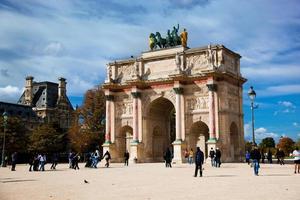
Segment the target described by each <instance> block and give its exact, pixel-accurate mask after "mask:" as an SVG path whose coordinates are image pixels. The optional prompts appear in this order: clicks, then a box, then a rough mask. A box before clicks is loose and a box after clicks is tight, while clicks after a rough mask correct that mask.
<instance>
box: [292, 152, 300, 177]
mask: <svg viewBox="0 0 300 200" xmlns="http://www.w3.org/2000/svg"><path fill="white" fill-rule="evenodd" d="M293 156H294V163H295V172H294V173H295V174H296V172H297V169H298V174H299V173H300V151H299V148H298V147H296V148H295V150H294V151H293Z"/></svg>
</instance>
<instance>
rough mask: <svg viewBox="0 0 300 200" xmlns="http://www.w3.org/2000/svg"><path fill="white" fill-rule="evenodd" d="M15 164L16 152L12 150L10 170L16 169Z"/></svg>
mask: <svg viewBox="0 0 300 200" xmlns="http://www.w3.org/2000/svg"><path fill="white" fill-rule="evenodd" d="M16 164H17V152H14V153H13V154H12V155H11V171H16Z"/></svg>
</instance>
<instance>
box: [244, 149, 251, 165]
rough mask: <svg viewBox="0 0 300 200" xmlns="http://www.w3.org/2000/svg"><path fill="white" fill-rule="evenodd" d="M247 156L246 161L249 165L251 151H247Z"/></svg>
mask: <svg viewBox="0 0 300 200" xmlns="http://www.w3.org/2000/svg"><path fill="white" fill-rule="evenodd" d="M245 157H246V163H248V165H249V164H250V153H249V151H246V155H245Z"/></svg>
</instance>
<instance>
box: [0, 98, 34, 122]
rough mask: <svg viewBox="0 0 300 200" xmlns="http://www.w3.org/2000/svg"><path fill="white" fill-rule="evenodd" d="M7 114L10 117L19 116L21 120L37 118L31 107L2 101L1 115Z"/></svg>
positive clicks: (0, 105)
mask: <svg viewBox="0 0 300 200" xmlns="http://www.w3.org/2000/svg"><path fill="white" fill-rule="evenodd" d="M4 112H7V113H8V115H9V116H18V117H21V118H37V115H36V113H35V112H34V111H33V110H32V107H31V106H28V105H20V104H15V103H7V102H1V101H0V114H1V115H2V114H3V113H4Z"/></svg>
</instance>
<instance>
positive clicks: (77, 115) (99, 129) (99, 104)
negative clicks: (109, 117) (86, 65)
mask: <svg viewBox="0 0 300 200" xmlns="http://www.w3.org/2000/svg"><path fill="white" fill-rule="evenodd" d="M104 118H105V95H104V92H103V91H102V90H101V89H100V88H99V87H97V88H95V89H91V90H88V91H87V92H86V93H85V96H84V103H83V105H82V106H81V107H79V108H77V109H76V111H75V112H74V117H73V119H74V121H73V122H72V125H71V127H70V129H69V132H68V137H69V141H70V145H71V148H72V149H73V150H75V151H77V152H86V151H89V150H94V149H95V148H100V147H101V144H102V143H103V142H104V134H105V133H104V130H105V124H104Z"/></svg>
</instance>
